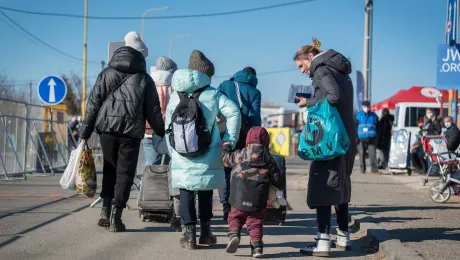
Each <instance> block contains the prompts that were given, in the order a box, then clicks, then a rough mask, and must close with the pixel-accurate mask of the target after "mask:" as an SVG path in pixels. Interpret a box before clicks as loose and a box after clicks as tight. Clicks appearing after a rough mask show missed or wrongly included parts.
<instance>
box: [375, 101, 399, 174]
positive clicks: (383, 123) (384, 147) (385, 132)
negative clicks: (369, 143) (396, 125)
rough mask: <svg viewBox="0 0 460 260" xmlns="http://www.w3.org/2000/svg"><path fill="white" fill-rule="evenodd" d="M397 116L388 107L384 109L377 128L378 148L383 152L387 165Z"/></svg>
mask: <svg viewBox="0 0 460 260" xmlns="http://www.w3.org/2000/svg"><path fill="white" fill-rule="evenodd" d="M394 121H395V117H394V116H393V115H391V114H390V110H388V108H384V109H383V110H382V118H381V119H380V121H379V124H378V129H377V133H378V135H377V137H378V141H377V148H378V149H380V150H381V151H382V152H383V155H384V157H385V165H386V164H387V163H388V159H389V157H390V145H391V130H392V128H393V122H394Z"/></svg>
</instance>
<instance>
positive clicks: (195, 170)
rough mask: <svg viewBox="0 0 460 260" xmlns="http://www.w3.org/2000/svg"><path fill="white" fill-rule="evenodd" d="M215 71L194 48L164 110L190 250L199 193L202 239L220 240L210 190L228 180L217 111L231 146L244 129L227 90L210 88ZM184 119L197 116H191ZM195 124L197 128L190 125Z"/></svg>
mask: <svg viewBox="0 0 460 260" xmlns="http://www.w3.org/2000/svg"><path fill="white" fill-rule="evenodd" d="M213 75H214V64H213V63H212V62H211V61H210V60H209V59H208V58H207V57H206V56H205V55H204V54H203V53H201V52H200V51H198V50H194V51H193V52H192V54H191V55H190V60H189V64H188V69H182V70H177V71H176V72H175V73H174V76H173V79H172V87H173V88H174V90H175V91H174V92H173V93H171V99H170V100H169V103H168V107H167V109H166V127H167V128H168V131H167V132H168V135H167V137H168V138H167V143H168V149H169V153H170V154H171V160H172V162H173V163H172V164H171V172H172V187H173V188H177V189H180V214H181V220H182V224H183V225H185V232H184V234H183V236H182V237H181V239H180V245H181V246H182V247H184V248H187V249H195V248H196V245H197V241H196V224H197V212H196V206H195V201H196V197H195V193H198V211H199V218H200V232H201V234H200V238H199V244H206V245H214V244H216V243H217V239H216V237H215V236H214V235H213V234H212V232H211V218H212V216H213V215H212V200H213V197H212V195H213V190H214V189H220V188H223V187H224V185H225V176H224V167H223V165H222V162H221V160H220V153H221V149H222V148H221V146H222V141H221V136H220V133H219V128H218V126H217V120H216V117H217V114H218V113H221V114H222V115H223V116H225V118H226V119H227V121H226V129H227V130H226V132H225V134H224V136H223V138H222V140H223V141H224V142H225V141H228V142H229V143H230V145H231V147H232V148H233V147H234V146H235V145H236V142H237V140H238V135H239V131H240V121H241V119H240V113H239V109H238V107H237V106H236V105H235V104H234V103H233V102H232V101H231V100H230V99H228V98H227V97H226V96H225V95H223V94H222V93H221V92H219V91H218V90H217V89H215V88H212V87H210V84H211V77H212V76H213ZM195 100H196V101H198V102H199V107H196V106H195V105H193V104H196V101H195ZM182 104H186V105H187V106H188V105H191V106H190V108H192V107H193V111H192V110H189V109H179V110H178V111H176V108H179V107H182V108H184V107H183V106H181V105H182ZM198 109H199V110H198ZM187 112H191V114H188V115H187V117H186V115H183V114H187ZM180 115H182V116H180ZM184 118H188V119H190V120H191V119H192V118H195V120H193V121H188V120H184ZM203 119H204V122H203ZM192 124H194V126H195V127H193V126H192V127H190V125H192ZM197 130H201V131H200V132H197ZM198 134H199V135H198ZM208 134H209V135H210V137H209V136H207V135H208ZM205 137H206V138H205ZM208 137H209V139H207V138H208ZM187 140H188V142H187ZM207 141H210V142H211V144H210V145H209V146H207V147H204V146H203V145H204V144H208V143H207ZM172 142H173V143H172ZM200 144H201V145H200ZM204 148H206V149H207V150H206V149H204ZM203 149H204V150H203ZM196 152H202V153H203V154H201V155H200V156H197V157H193V156H192V155H191V153H196Z"/></svg>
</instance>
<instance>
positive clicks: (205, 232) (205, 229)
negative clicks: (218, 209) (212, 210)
mask: <svg viewBox="0 0 460 260" xmlns="http://www.w3.org/2000/svg"><path fill="white" fill-rule="evenodd" d="M199 242H200V245H215V244H217V238H216V236H214V235H213V234H212V232H211V221H203V220H202V221H200V241H199Z"/></svg>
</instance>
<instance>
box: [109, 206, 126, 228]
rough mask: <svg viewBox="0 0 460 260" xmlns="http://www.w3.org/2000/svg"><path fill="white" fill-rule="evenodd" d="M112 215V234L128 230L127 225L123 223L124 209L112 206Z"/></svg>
mask: <svg viewBox="0 0 460 260" xmlns="http://www.w3.org/2000/svg"><path fill="white" fill-rule="evenodd" d="M111 213H112V214H110V228H109V231H110V232H123V231H125V230H126V227H125V224H123V222H122V221H121V214H122V213H123V208H119V207H117V206H115V205H113V206H112V212H111Z"/></svg>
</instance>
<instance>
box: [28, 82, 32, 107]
mask: <svg viewBox="0 0 460 260" xmlns="http://www.w3.org/2000/svg"><path fill="white" fill-rule="evenodd" d="M29 104H32V82H30V83H29Z"/></svg>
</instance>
